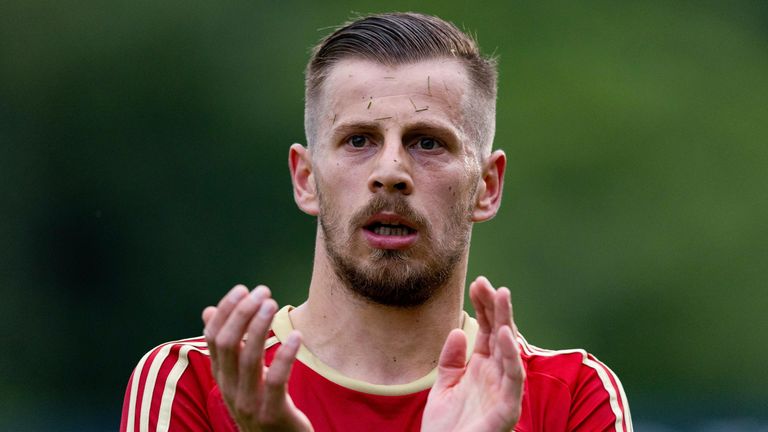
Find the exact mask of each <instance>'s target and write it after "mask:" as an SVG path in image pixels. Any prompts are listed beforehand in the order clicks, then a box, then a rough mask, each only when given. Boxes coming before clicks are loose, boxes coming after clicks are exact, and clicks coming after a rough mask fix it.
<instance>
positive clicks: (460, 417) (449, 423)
mask: <svg viewBox="0 0 768 432" xmlns="http://www.w3.org/2000/svg"><path fill="white" fill-rule="evenodd" d="M470 296H471V298H472V301H473V303H474V304H475V309H476V310H477V314H478V323H479V324H480V330H479V332H478V336H477V341H476V344H475V347H474V351H473V354H472V357H471V359H470V361H469V363H468V364H466V365H465V364H464V361H465V353H466V337H465V336H464V334H463V333H462V332H461V331H460V330H454V331H453V332H451V334H450V335H449V336H448V339H447V340H446V343H445V346H444V347H443V352H442V353H441V356H440V364H439V366H438V368H439V370H438V379H437V382H436V383H435V385H434V387H433V388H432V391H431V392H430V394H429V397H428V399H427V405H426V407H425V409H424V416H423V418H422V431H473V432H474V431H489V432H490V431H509V430H511V429H512V428H513V427H514V425H515V424H516V423H517V420H518V418H519V415H520V402H521V399H522V386H523V380H524V379H525V378H524V374H525V373H524V370H523V367H522V364H521V361H520V356H519V353H518V351H517V345H516V343H515V341H514V338H513V335H512V330H511V329H512V323H511V309H510V305H509V297H508V291H506V290H505V289H502V290H499V291H493V289H492V288H491V287H490V284H489V283H487V280H485V279H484V278H483V279H478V281H476V282H475V283H473V284H472V286H470Z"/></svg>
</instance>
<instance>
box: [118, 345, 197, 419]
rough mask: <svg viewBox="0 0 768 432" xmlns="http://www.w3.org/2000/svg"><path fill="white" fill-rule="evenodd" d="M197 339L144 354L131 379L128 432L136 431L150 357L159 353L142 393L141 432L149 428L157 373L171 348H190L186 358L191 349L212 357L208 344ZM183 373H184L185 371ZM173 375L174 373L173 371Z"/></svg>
mask: <svg viewBox="0 0 768 432" xmlns="http://www.w3.org/2000/svg"><path fill="white" fill-rule="evenodd" d="M196 339H200V337H199V336H198V337H194V338H189V339H182V340H180V341H175V342H168V343H165V344H162V345H158V346H156V347H155V348H153V349H151V350H150V351H148V352H147V353H146V354H144V356H143V357H142V358H141V360H139V363H138V364H137V365H136V369H135V370H134V371H133V377H132V378H131V393H130V397H129V402H128V403H129V405H128V416H127V419H126V432H134V431H135V430H136V428H135V425H136V402H137V399H138V395H139V393H140V391H139V381H141V375H142V373H143V372H144V367H145V366H146V362H147V359H148V358H149V356H151V355H152V353H154V352H155V351H157V356H155V358H154V359H153V361H152V363H151V364H150V370H149V374H148V375H147V380H146V382H145V384H144V391H143V392H141V393H142V398H141V412H140V413H139V422H140V423H139V430H140V431H145V430H148V428H149V417H148V416H149V409H150V404H151V402H152V394H153V392H154V387H155V381H156V380H157V373H158V371H159V368H160V366H162V364H163V361H165V359H166V358H167V357H168V353H169V352H170V350H171V347H172V346H174V345H182V349H184V347H189V348H188V349H187V350H185V351H184V356H185V357H186V355H187V353H188V352H189V350H190V349H194V350H195V351H197V352H199V353H201V354H204V355H210V353H209V351H208V345H207V343H206V342H205V341H199V342H193V341H194V340H196ZM158 350H159V351H158ZM180 356H181V354H180ZM158 360H159V361H158ZM181 372H183V370H182V371H181ZM171 373H173V371H172V372H171ZM179 375H181V373H179ZM150 380H151V381H150Z"/></svg>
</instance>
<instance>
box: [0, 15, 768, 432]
mask: <svg viewBox="0 0 768 432" xmlns="http://www.w3.org/2000/svg"><path fill="white" fill-rule="evenodd" d="M391 10H416V11H421V12H427V13H433V14H437V15H439V16H441V17H443V18H446V19H448V20H451V21H453V22H455V23H456V24H458V25H459V26H460V27H463V28H466V29H468V30H471V31H472V32H473V33H475V34H476V35H477V38H478V40H479V42H480V45H481V47H482V48H483V50H484V51H485V52H486V53H495V54H496V55H498V56H499V57H500V91H499V106H498V127H497V139H496V146H497V147H500V148H503V149H504V150H505V151H506V152H507V155H508V157H509V167H508V171H507V181H506V188H505V198H504V203H503V208H502V211H501V213H500V214H499V216H498V217H497V218H496V219H495V220H493V221H491V222H489V223H486V224H482V225H478V226H477V227H476V229H475V236H474V242H473V252H472V260H471V266H470V272H469V276H470V277H474V276H475V275H477V274H485V275H487V276H489V277H490V279H491V280H492V281H494V282H495V283H497V284H503V285H507V286H509V287H510V288H511V289H512V292H513V301H514V305H515V312H516V318H517V322H518V325H519V327H520V329H521V331H522V332H523V333H524V334H525V335H526V337H527V338H528V339H529V341H531V342H532V343H534V344H536V345H539V346H543V347H548V348H570V347H584V348H587V349H588V350H590V351H591V352H593V353H596V354H597V355H598V357H599V358H600V359H601V360H603V361H604V362H606V363H608V364H609V365H610V366H611V367H612V368H613V369H614V370H615V371H616V372H617V373H618V374H619V376H620V377H621V378H622V381H623V383H624V386H625V389H626V391H627V393H628V396H629V400H630V404H631V406H632V411H633V417H634V420H635V423H636V427H637V430H638V431H642V430H646V431H683V430H708V431H714V430H763V431H764V430H766V429H765V428H768V426H766V425H767V424H768V409H767V407H766V405H767V404H768V402H766V401H768V372H766V361H765V358H766V357H767V356H768V319H766V310H768V292H766V288H768V270H767V269H768V224H767V223H766V221H767V220H768V187H767V186H768V169H767V168H768V3H766V2H765V1H734V2H698V1H697V2H694V1H690V2H686V1H680V2H670V1H662V0H658V1H647V2H614V1H584V2H557V3H553V2H520V1H489V2H482V3H480V2H468V1H450V0H441V1H429V2H408V1H390V2H387V3H383V2H373V1H354V2H352V1H338V2H334V3H322V2H298V1H283V2H281V3H278V2H263V1H233V2H202V1H176V0H172V1H163V2H155V1H145V0H134V1H123V0H116V1H110V2H100V1H93V0H85V1H77V2H74V1H61V2H52V1H40V0H25V1H20V0H17V1H0V317H2V322H3V325H2V330H1V332H0V335H1V336H2V340H0V342H1V343H2V348H3V353H2V355H0V429H2V430H111V429H116V428H117V426H118V424H119V416H120V410H121V404H122V397H123V393H124V390H125V384H126V382H127V380H128V377H129V375H130V373H131V370H132V368H133V367H134V365H135V364H136V362H137V361H138V360H139V358H140V357H141V356H142V355H143V353H144V352H145V351H147V350H148V349H150V348H151V347H153V346H155V345H156V344H159V343H161V342H164V341H167V340H172V339H178V338H183V337H189V336H194V335H198V334H200V332H201V329H202V324H201V321H200V318H199V315H200V311H201V309H202V308H203V307H204V306H205V305H208V304H212V303H214V302H216V301H217V300H218V298H219V297H220V296H221V295H222V294H223V293H225V292H226V291H227V290H228V289H229V288H230V287H231V286H232V285H234V284H235V283H238V282H242V283H245V284H248V285H255V284H257V283H265V284H267V285H269V286H271V287H272V288H273V290H274V292H275V296H276V298H277V299H278V301H279V302H280V303H281V304H286V303H292V304H297V303H299V302H301V300H302V299H303V298H304V296H305V295H306V287H307V283H308V281H309V276H310V269H311V256H312V248H313V234H314V229H315V225H314V224H315V221H314V220H313V219H312V218H310V217H308V216H305V215H303V214H302V213H300V212H299V211H298V210H297V209H296V208H295V205H294V203H293V199H292V195H291V188H290V182H289V177H288V171H287V151H288V146H289V145H290V144H291V143H293V142H304V138H303V124H302V115H303V108H302V104H303V102H302V97H303V81H302V79H303V67H304V65H305V63H306V61H307V58H308V51H309V49H310V47H311V46H312V45H313V44H314V43H315V42H316V41H317V40H318V39H319V38H320V37H321V36H323V35H325V34H326V33H328V31H329V29H330V28H332V27H333V26H335V25H337V24H340V23H341V22H342V21H344V20H345V19H346V18H348V17H350V16H351V15H352V14H353V13H356V12H360V13H367V12H379V11H391Z"/></svg>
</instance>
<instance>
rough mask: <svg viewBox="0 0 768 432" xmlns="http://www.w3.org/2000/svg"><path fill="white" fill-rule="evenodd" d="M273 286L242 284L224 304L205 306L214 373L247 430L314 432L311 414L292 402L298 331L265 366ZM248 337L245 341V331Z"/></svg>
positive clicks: (232, 412) (273, 308)
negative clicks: (290, 383)
mask: <svg viewBox="0 0 768 432" xmlns="http://www.w3.org/2000/svg"><path fill="white" fill-rule="evenodd" d="M270 295H271V294H270V291H269V288H267V287H265V286H259V287H257V288H256V289H254V290H253V291H252V292H250V293H248V289H247V288H246V287H244V286H242V285H238V286H236V287H234V288H232V290H231V291H230V292H229V293H228V294H227V295H226V296H224V298H222V299H221V301H220V302H219V304H218V307H213V306H209V307H207V308H205V310H204V311H203V322H204V323H205V330H204V332H203V333H204V334H205V339H206V341H207V342H208V349H209V350H210V353H211V366H212V370H213V377H214V378H215V379H216V382H217V383H218V385H219V390H220V391H221V395H222V396H223V398H224V402H225V403H226V404H227V408H228V409H229V413H230V415H231V416H232V418H233V419H234V420H235V422H236V423H237V426H238V427H239V429H240V430H241V431H311V430H312V425H311V424H310V422H309V420H308V419H307V417H306V416H305V415H304V413H302V412H301V411H299V409H298V408H296V406H295V405H294V404H293V401H291V398H290V396H289V395H288V392H287V382H288V377H289V375H290V373H291V366H292V365H293V362H294V360H295V359H296V353H297V352H298V351H299V346H300V344H301V335H300V334H299V332H297V331H294V332H292V333H291V334H290V335H289V336H288V338H287V340H285V341H283V342H282V345H281V346H280V348H279V349H278V350H277V353H276V354H275V358H274V360H273V361H272V365H271V366H270V367H269V368H267V367H265V366H264V361H263V355H264V340H265V338H266V335H267V333H268V331H269V325H270V323H271V322H272V317H273V316H274V314H275V312H276V311H277V303H276V302H275V301H274V300H272V299H271V298H270ZM246 334H247V335H248V340H247V341H244V336H245V335H246Z"/></svg>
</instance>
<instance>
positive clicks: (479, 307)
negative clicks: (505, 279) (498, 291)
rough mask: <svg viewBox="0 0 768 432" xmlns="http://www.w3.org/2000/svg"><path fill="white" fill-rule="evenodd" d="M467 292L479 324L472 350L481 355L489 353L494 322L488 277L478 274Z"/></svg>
mask: <svg viewBox="0 0 768 432" xmlns="http://www.w3.org/2000/svg"><path fill="white" fill-rule="evenodd" d="M469 294H470V300H471V301H472V306H474V308H475V312H476V314H477V322H478V325H479V329H478V333H477V336H476V338H475V347H474V352H475V353H478V354H481V355H489V354H490V353H491V347H492V345H493V341H492V338H491V334H492V332H493V323H494V306H493V298H494V293H493V288H492V287H491V283H490V282H489V281H488V279H486V278H485V277H483V276H480V277H478V278H477V279H475V281H474V282H473V283H472V285H470V287H469Z"/></svg>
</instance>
